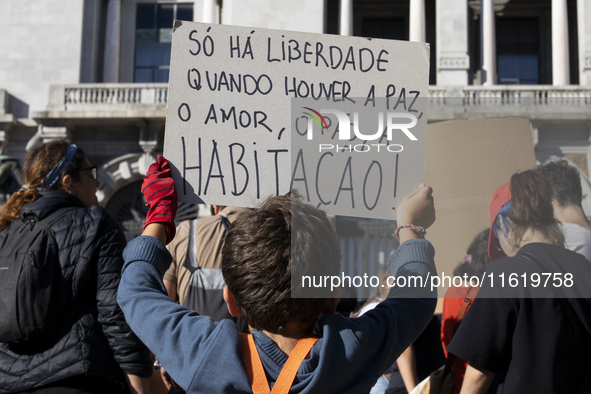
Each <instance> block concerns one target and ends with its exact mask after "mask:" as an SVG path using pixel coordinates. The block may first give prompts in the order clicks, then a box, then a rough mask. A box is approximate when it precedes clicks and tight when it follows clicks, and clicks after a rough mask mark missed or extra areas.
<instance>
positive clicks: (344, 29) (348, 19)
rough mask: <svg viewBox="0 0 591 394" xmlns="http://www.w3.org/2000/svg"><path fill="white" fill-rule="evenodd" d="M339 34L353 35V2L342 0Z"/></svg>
mask: <svg viewBox="0 0 591 394" xmlns="http://www.w3.org/2000/svg"><path fill="white" fill-rule="evenodd" d="M339 34H340V35H341V36H352V35H353V0H340V5H339Z"/></svg>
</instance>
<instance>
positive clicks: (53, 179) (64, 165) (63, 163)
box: [40, 144, 78, 190]
mask: <svg viewBox="0 0 591 394" xmlns="http://www.w3.org/2000/svg"><path fill="white" fill-rule="evenodd" d="M77 151H78V147H77V146H76V145H74V144H72V145H70V146H68V149H66V155H65V156H64V157H62V159H61V160H60V162H59V163H57V165H56V166H55V167H53V169H52V170H51V171H49V174H47V176H46V177H45V180H44V181H43V187H42V188H40V189H41V190H51V188H53V187H54V186H55V184H56V183H57V182H58V181H59V180H60V178H61V177H62V174H63V173H64V172H66V171H67V170H68V168H69V167H70V164H72V161H74V157H75V156H76V152H77Z"/></svg>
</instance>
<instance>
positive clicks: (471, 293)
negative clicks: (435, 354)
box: [443, 287, 478, 377]
mask: <svg viewBox="0 0 591 394" xmlns="http://www.w3.org/2000/svg"><path fill="white" fill-rule="evenodd" d="M477 291H478V287H472V288H471V289H470V290H468V294H466V297H465V298H464V299H463V300H462V306H461V307H460V310H459V311H458V316H457V317H456V322H455V323H454V329H453V332H452V334H451V337H452V338H453V337H454V335H456V331H458V328H459V327H460V323H461V322H462V320H463V319H464V316H466V312H468V308H469V307H470V305H471V304H472V301H473V300H474V296H475V295H476V292H477ZM455 359H456V356H455V355H454V354H452V353H447V360H446V361H445V368H444V369H443V377H446V376H447V374H448V373H450V372H451V368H452V367H453V363H454V361H455Z"/></svg>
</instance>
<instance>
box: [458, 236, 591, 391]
mask: <svg viewBox="0 0 591 394" xmlns="http://www.w3.org/2000/svg"><path fill="white" fill-rule="evenodd" d="M524 252H525V253H529V254H530V255H533V256H534V257H535V258H536V259H537V260H538V261H539V262H542V265H541V267H542V268H540V265H538V264H536V263H534V262H533V261H531V260H529V259H527V258H525V257H523V254H524ZM552 262H555V263H556V262H560V267H559V269H562V270H565V271H566V272H569V271H572V270H575V271H577V273H578V274H579V275H578V276H576V278H575V279H579V285H582V283H581V282H582V281H586V280H588V278H589V275H588V273H589V272H591V263H589V261H587V260H586V259H585V258H584V257H583V256H581V255H579V254H578V253H575V252H571V251H569V250H566V249H564V248H560V247H557V246H553V245H548V244H540V243H535V244H528V245H525V246H524V247H522V248H521V250H520V251H519V252H518V254H517V255H516V256H515V257H510V258H503V259H499V260H497V261H495V262H494V263H493V264H491V266H490V267H489V269H488V270H487V276H488V275H489V274H491V273H492V274H493V276H494V278H495V282H493V284H494V286H496V289H495V291H496V290H497V289H498V288H499V287H500V285H501V282H500V281H498V280H497V278H498V277H499V275H500V274H503V273H504V274H505V286H506V287H507V286H508V282H507V280H508V279H507V278H508V274H511V273H516V274H517V275H519V276H520V278H521V275H522V274H523V273H524V272H525V273H526V276H527V277H528V278H531V273H532V272H538V273H542V272H543V271H544V270H547V269H548V268H544V267H551V266H552ZM555 266H556V264H555ZM586 273H587V274H586ZM587 284H590V285H591V282H587ZM507 290H508V291H509V293H506V294H505V295H507V294H508V295H511V296H513V298H487V296H488V297H490V296H491V294H492V295H495V294H496V295H498V293H493V289H491V287H490V281H485V282H484V284H483V286H482V288H481V290H480V292H479V293H478V297H477V298H476V299H475V300H474V303H473V305H472V307H471V308H470V310H469V312H468V313H467V314H466V317H465V318H464V320H463V322H462V324H461V325H460V327H459V329H458V331H457V333H456V335H455V336H454V338H453V340H452V341H451V343H450V345H449V347H448V351H449V352H450V353H453V354H455V355H456V356H458V357H460V358H462V359H464V360H466V361H468V362H469V364H471V365H473V366H475V367H480V368H484V369H486V370H489V371H492V372H495V373H496V375H495V379H494V381H493V384H492V386H491V388H490V390H489V393H537V394H538V393H591V380H590V375H589V374H586V366H585V361H584V359H583V354H582V352H581V350H580V346H579V344H578V342H577V338H576V336H575V334H574V331H573V328H572V325H571V323H570V320H569V319H568V316H567V314H566V313H565V311H564V308H563V303H562V301H561V300H560V299H557V298H528V296H531V294H532V292H533V293H535V294H538V295H540V289H537V290H538V292H537V293H536V291H535V290H532V289H531V288H530V289H524V288H523V287H522V286H518V287H517V288H513V289H507ZM566 294H567V295H570V294H569V293H568V292H567V293H566ZM570 302H571V305H573V306H574V307H575V308H574V309H575V310H577V312H578V313H579V314H580V315H581V317H582V322H583V325H584V326H585V328H586V330H587V334H588V333H589V332H591V330H589V328H590V327H591V325H590V323H591V299H589V298H578V299H571V300H570ZM587 357H591V355H587ZM590 373H591V371H590Z"/></svg>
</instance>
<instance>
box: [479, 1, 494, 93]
mask: <svg viewBox="0 0 591 394" xmlns="http://www.w3.org/2000/svg"><path fill="white" fill-rule="evenodd" d="M495 34H496V30H495V9H494V0H480V48H481V51H480V53H481V56H480V61H481V69H480V73H481V77H480V79H481V81H482V85H487V86H490V85H495V84H496V83H497V40H496V36H495Z"/></svg>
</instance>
